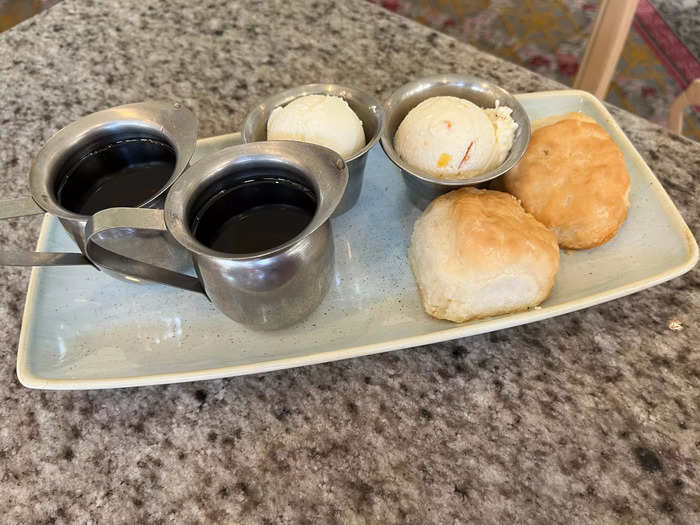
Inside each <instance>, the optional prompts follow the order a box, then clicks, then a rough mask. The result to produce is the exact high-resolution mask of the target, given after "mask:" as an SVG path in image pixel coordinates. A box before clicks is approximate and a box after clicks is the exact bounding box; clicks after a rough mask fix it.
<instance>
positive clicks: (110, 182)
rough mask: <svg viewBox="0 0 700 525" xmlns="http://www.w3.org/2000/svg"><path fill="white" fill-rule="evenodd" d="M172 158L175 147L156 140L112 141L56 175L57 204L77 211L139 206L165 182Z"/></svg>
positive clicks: (172, 165)
mask: <svg viewBox="0 0 700 525" xmlns="http://www.w3.org/2000/svg"><path fill="white" fill-rule="evenodd" d="M176 160H177V156H176V154H175V150H174V149H173V148H172V147H171V146H170V145H169V144H167V143H165V142H162V141H159V140H154V139H150V138H132V139H125V140H120V141H117V142H113V143H111V144H107V145H105V146H102V147H99V148H96V149H94V150H91V151H90V152H89V153H87V154H85V155H83V156H81V157H79V158H78V159H77V160H75V161H73V162H71V163H69V164H68V166H67V168H66V169H65V170H64V173H62V174H61V175H59V177H58V178H57V182H56V196H57V199H58V202H59V203H60V204H61V206H63V207H64V208H66V209H67V210H70V211H72V212H75V213H79V214H81V215H92V214H94V213H97V212H98V211H101V210H105V209H107V208H113V207H118V206H126V207H135V206H139V205H141V204H143V203H145V202H147V201H148V200H149V199H150V198H151V197H153V196H154V195H155V194H157V193H158V191H159V190H160V189H161V188H163V187H164V186H165V185H166V183H167V182H168V180H169V179H170V177H171V176H172V174H173V170H174V169H175V164H176Z"/></svg>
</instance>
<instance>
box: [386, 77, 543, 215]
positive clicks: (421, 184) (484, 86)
mask: <svg viewBox="0 0 700 525" xmlns="http://www.w3.org/2000/svg"><path fill="white" fill-rule="evenodd" d="M438 96H453V97H459V98H463V99H466V100H469V101H470V102H473V103H474V104H476V105H477V106H479V107H481V108H493V107H495V106H496V102H498V104H499V106H508V107H509V108H511V109H512V110H513V113H512V114H511V117H512V118H513V120H514V121H515V122H516V123H517V124H518V129H517V130H516V131H515V136H514V138H513V146H512V147H511V149H510V152H509V153H508V156H507V157H506V160H505V161H504V162H503V163H502V164H501V165H500V166H498V167H497V168H494V169H492V170H489V171H487V172H485V173H482V174H481V175H477V176H476V177H472V178H470V179H445V178H438V177H434V176H432V175H430V174H428V173H425V172H423V171H421V170H419V169H417V168H415V167H413V166H411V165H410V164H408V163H407V162H406V161H404V160H403V159H402V158H401V157H400V156H399V154H398V153H397V152H396V150H395V149H394V135H395V134H396V130H397V129H398V127H399V124H401V122H402V121H403V119H404V118H405V117H406V115H407V114H408V112H409V111H411V109H413V108H414V107H415V106H417V105H418V104H420V103H421V102H423V101H424V100H426V99H428V98H430V97H438ZM384 106H385V113H384V128H383V129H382V134H381V142H382V148H384V152H385V153H386V155H387V156H388V157H389V158H390V159H391V161H392V162H393V163H394V164H396V166H398V167H399V168H400V169H401V174H402V175H403V179H404V182H405V183H406V188H407V189H408V196H409V198H410V199H411V202H413V204H415V205H416V206H417V207H418V208H420V209H424V208H425V207H426V206H427V205H428V204H429V203H430V202H431V201H432V200H433V199H435V198H436V197H438V196H440V195H442V194H443V193H447V192H448V191H452V190H456V189H457V188H460V187H462V186H478V185H480V184H482V185H483V183H485V182H487V181H490V180H492V179H495V178H496V177H498V176H500V175H502V174H503V173H505V172H506V171H508V170H509V169H510V168H512V167H513V166H515V164H517V163H518V161H519V160H520V159H521V157H522V156H523V154H524V153H525V150H526V149H527V145H528V143H529V142H530V119H529V118H528V116H527V113H526V112H525V109H524V108H523V107H522V106H521V105H520V103H519V102H518V101H517V100H516V98H515V97H514V96H513V95H511V94H510V93H508V92H507V91H506V90H505V89H503V88H500V87H498V86H496V85H495V84H492V83H491V82H487V81H485V80H480V79H478V78H475V77H471V76H467V75H438V76H432V77H426V78H423V79H420V80H416V81H414V82H409V83H408V84H404V85H403V86H401V87H400V88H399V89H397V90H396V91H394V93H392V95H391V97H389V100H388V101H387V102H386V103H385V105H384Z"/></svg>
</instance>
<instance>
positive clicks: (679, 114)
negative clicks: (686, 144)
mask: <svg viewBox="0 0 700 525" xmlns="http://www.w3.org/2000/svg"><path fill="white" fill-rule="evenodd" d="M688 106H700V78H696V79H695V80H693V81H692V82H691V83H690V85H689V86H688V89H686V90H685V91H684V92H683V93H681V94H680V95H678V96H677V97H676V99H675V100H674V101H673V104H671V109H670V111H669V114H668V124H667V127H668V129H670V130H671V131H675V132H676V133H680V132H681V131H682V130H683V111H684V110H685V108H687V107H688Z"/></svg>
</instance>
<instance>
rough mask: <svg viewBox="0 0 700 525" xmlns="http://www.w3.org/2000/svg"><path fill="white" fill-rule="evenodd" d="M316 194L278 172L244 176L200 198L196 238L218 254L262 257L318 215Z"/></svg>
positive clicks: (194, 230)
mask: <svg viewBox="0 0 700 525" xmlns="http://www.w3.org/2000/svg"><path fill="white" fill-rule="evenodd" d="M316 206H317V203H316V196H315V194H314V192H313V191H312V190H310V189H309V188H307V187H306V186H304V185H303V184H301V183H299V182H296V181H294V180H290V179H289V178H286V177H284V176H283V173H276V172H274V171H270V172H267V173H265V174H256V176H254V177H252V176H251V177H249V178H244V179H241V180H238V181H236V182H235V183H233V184H232V185H230V186H228V187H226V186H224V187H221V188H218V190H217V191H215V192H214V193H213V194H210V195H207V196H206V197H205V198H204V199H200V204H199V206H198V207H197V210H198V211H197V212H196V214H195V215H194V219H193V220H192V223H191V229H192V233H193V235H194V237H195V238H196V239H197V240H198V241H199V242H201V243H202V244H203V245H205V246H207V247H208V248H211V249H213V250H216V251H220V252H224V253H230V254H248V253H259V252H263V251H265V250H269V249H271V248H274V247H276V246H280V245H282V244H284V243H285V242H287V241H289V240H291V239H293V238H294V237H296V236H297V235H299V234H300V233H301V232H302V231H304V228H306V226H308V224H309V223H310V222H311V219H312V218H313V216H314V214H315V212H316Z"/></svg>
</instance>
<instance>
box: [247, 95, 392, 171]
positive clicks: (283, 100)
mask: <svg viewBox="0 0 700 525" xmlns="http://www.w3.org/2000/svg"><path fill="white" fill-rule="evenodd" d="M307 95H333V96H337V97H341V98H343V99H345V100H346V101H355V102H357V103H358V104H361V105H363V106H365V107H367V108H368V109H369V110H370V111H371V112H372V113H373V114H374V115H375V118H376V119H377V126H376V131H375V133H374V134H373V135H372V137H370V139H369V140H368V141H367V143H366V144H365V146H364V147H363V148H362V149H361V150H359V151H358V152H357V153H355V154H354V155H353V156H352V157H350V158H347V159H345V161H346V162H351V161H353V160H355V159H357V158H359V157H361V156H362V155H364V154H365V153H367V152H368V151H369V150H370V149H372V147H373V146H374V145H375V144H376V143H377V141H378V140H379V137H380V135H381V132H382V128H383V126H384V106H383V105H382V103H381V102H380V101H379V99H377V98H376V97H375V96H374V95H371V94H369V93H367V92H366V91H362V90H360V89H356V88H351V87H346V86H340V85H338V84H306V85H303V86H298V87H294V88H290V89H286V90H284V91H282V92H280V93H277V94H276V95H272V96H271V97H268V98H266V99H265V100H263V101H262V102H260V103H259V104H258V105H257V106H255V107H254V108H253V109H252V110H250V111H249V112H248V115H247V116H246V118H245V120H244V122H243V129H242V130H241V135H242V137H243V142H246V143H248V142H254V141H255V137H254V136H253V133H254V131H253V130H254V128H255V123H257V122H258V121H259V120H260V119H263V118H264V119H265V120H266V121H267V118H268V116H269V114H270V112H271V111H272V110H273V109H275V108H277V107H279V106H285V105H287V104H289V103H290V102H292V101H293V100H295V99H297V98H299V97H304V96H307ZM265 139H267V136H266V137H265Z"/></svg>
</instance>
